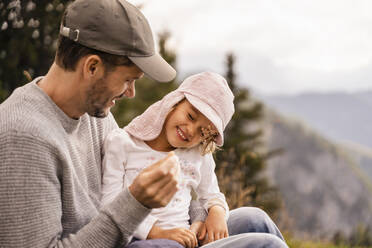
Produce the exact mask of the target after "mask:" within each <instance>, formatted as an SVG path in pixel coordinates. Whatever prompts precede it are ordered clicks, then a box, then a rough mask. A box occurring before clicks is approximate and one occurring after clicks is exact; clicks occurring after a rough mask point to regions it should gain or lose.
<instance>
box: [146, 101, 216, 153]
mask: <svg viewBox="0 0 372 248" xmlns="http://www.w3.org/2000/svg"><path fill="white" fill-rule="evenodd" d="M210 133H217V129H216V128H215V127H214V125H213V124H212V122H211V121H209V120H208V118H207V117H205V116H204V115H203V114H202V113H200V112H199V111H198V110H197V109H196V108H195V107H194V106H192V105H191V104H190V103H189V102H188V101H187V100H186V99H185V100H182V101H181V102H179V103H178V104H177V105H176V106H175V107H174V109H173V110H172V111H171V112H170V113H169V114H168V116H167V118H166V119H165V123H164V125H163V129H162V131H161V133H160V135H159V136H158V137H157V138H156V139H155V140H153V141H151V142H148V144H149V145H150V146H151V147H152V148H153V149H155V150H159V151H170V150H173V149H175V148H192V147H195V146H197V145H199V144H200V143H201V142H202V141H203V140H204V139H206V138H207V137H206V136H207V135H209V134H210ZM151 144H152V145H153V146H152V145H151Z"/></svg>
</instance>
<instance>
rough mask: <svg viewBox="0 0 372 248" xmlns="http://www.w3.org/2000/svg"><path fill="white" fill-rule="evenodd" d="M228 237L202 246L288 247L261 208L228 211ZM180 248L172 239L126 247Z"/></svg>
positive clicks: (212, 247)
mask: <svg viewBox="0 0 372 248" xmlns="http://www.w3.org/2000/svg"><path fill="white" fill-rule="evenodd" d="M227 226H228V229H229V235H230V236H229V237H228V238H225V239H220V240H217V241H215V242H212V243H209V244H207V245H204V246H203V248H230V247H234V248H288V246H287V245H286V244H285V241H284V238H283V236H282V234H281V233H280V231H279V229H278V228H277V226H276V225H275V224H274V222H273V221H272V220H271V219H270V217H269V216H268V215H267V214H266V213H265V212H264V211H262V210H261V209H259V208H253V207H242V208H238V209H234V210H232V211H230V217H229V219H228V221H227ZM146 247H148V248H158V247H165V248H181V247H183V246H182V245H180V244H178V243H177V242H175V241H172V240H165V239H158V240H141V241H134V242H132V243H130V244H129V245H128V246H127V247H126V248H146Z"/></svg>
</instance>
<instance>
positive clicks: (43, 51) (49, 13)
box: [0, 0, 68, 102]
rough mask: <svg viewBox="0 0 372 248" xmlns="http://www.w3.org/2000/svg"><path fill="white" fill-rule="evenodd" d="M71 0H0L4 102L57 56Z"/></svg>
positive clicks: (0, 69) (0, 79) (0, 80)
mask: <svg viewBox="0 0 372 248" xmlns="http://www.w3.org/2000/svg"><path fill="white" fill-rule="evenodd" d="M67 2H68V1H62V0H53V1H51V0H50V1H47V0H42V1H32V0H29V1H20V0H11V1H5V0H0V44H1V46H0V89H1V90H0V102H2V101H3V100H5V98H7V97H8V96H9V95H10V93H11V92H12V91H13V90H14V89H15V88H17V87H19V86H21V85H24V84H25V83H27V82H28V81H29V79H27V78H26V77H25V75H24V71H27V72H28V73H29V74H30V75H31V77H34V76H35V75H44V74H45V73H46V72H47V71H48V69H49V66H50V65H51V63H52V61H53V59H54V53H55V49H56V46H57V43H56V40H57V37H58V30H59V25H60V19H61V15H62V13H63V11H64V9H65V6H66V3H67Z"/></svg>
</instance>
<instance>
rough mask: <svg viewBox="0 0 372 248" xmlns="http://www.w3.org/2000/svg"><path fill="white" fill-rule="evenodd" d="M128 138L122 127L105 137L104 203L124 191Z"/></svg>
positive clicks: (103, 163)
mask: <svg viewBox="0 0 372 248" xmlns="http://www.w3.org/2000/svg"><path fill="white" fill-rule="evenodd" d="M127 139H129V137H128V134H127V133H126V132H125V131H123V130H122V129H115V130H113V131H112V132H110V133H109V134H108V135H107V137H106V139H105V142H104V146H103V153H104V155H103V162H102V174H103V175H102V198H101V203H102V205H106V204H108V203H110V202H112V201H113V200H114V199H115V197H116V196H117V195H118V194H119V193H120V192H121V191H123V185H124V171H125V164H126V160H127V156H126V155H127V147H126V143H127Z"/></svg>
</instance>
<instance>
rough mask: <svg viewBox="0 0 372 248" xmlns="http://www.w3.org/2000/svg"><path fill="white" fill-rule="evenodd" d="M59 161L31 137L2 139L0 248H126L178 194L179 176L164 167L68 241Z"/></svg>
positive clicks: (141, 179)
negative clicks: (155, 212) (151, 215)
mask: <svg viewBox="0 0 372 248" xmlns="http://www.w3.org/2000/svg"><path fill="white" fill-rule="evenodd" d="M59 156H60V154H58V151H57V150H53V149H52V148H51V147H50V146H49V145H48V144H45V143H43V141H42V140H40V139H38V138H37V137H35V136H32V135H30V134H25V133H19V132H7V133H3V134H0V247H10V248H11V247H101V248H105V247H107V248H109V247H115V246H117V245H124V244H126V243H127V242H128V238H129V236H130V235H132V233H133V232H134V230H135V229H136V228H137V226H138V225H139V224H140V223H141V221H142V220H143V219H144V218H145V217H146V216H147V215H148V213H149V212H150V209H149V208H152V207H160V206H165V205H166V204H167V203H168V202H169V200H170V197H169V196H165V195H170V196H173V194H174V193H175V191H176V184H177V181H176V180H175V176H174V174H172V173H173V171H172V170H171V168H170V166H168V167H166V166H163V165H162V163H161V162H159V163H158V164H155V165H154V166H150V167H148V169H147V170H146V171H145V172H144V173H141V174H140V175H139V176H138V177H137V178H136V179H135V180H134V182H133V184H132V185H131V186H130V188H131V189H130V190H128V189H126V190H124V191H123V192H122V193H120V194H119V195H118V197H116V198H115V200H114V201H113V202H111V203H110V204H108V205H107V206H105V207H104V208H103V209H102V210H101V211H100V212H99V213H98V215H97V216H96V217H95V218H93V219H92V220H90V221H89V222H88V223H87V224H86V225H85V226H84V227H82V228H80V229H79V230H76V232H75V233H74V234H70V235H67V236H64V237H62V233H63V228H64V227H63V226H62V221H61V220H62V218H63V217H64V216H62V208H63V203H62V201H61V192H62V191H63V188H62V187H61V185H62V183H61V180H62V179H61V177H62V175H61V168H58V166H55V165H57V164H59V159H60V158H59ZM160 187H161V188H160ZM156 192H158V193H159V194H157V193H156ZM67 225H68V223H67Z"/></svg>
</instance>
